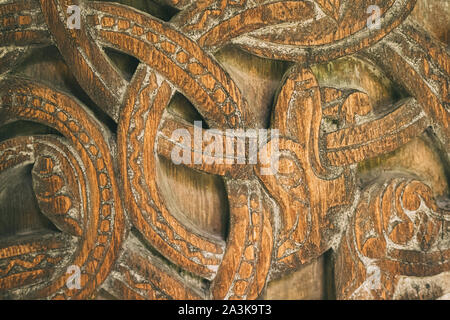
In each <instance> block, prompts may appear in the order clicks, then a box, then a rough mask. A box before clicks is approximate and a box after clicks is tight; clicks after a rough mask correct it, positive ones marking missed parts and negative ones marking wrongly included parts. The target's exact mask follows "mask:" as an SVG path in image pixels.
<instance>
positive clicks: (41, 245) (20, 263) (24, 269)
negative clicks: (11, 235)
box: [0, 137, 76, 298]
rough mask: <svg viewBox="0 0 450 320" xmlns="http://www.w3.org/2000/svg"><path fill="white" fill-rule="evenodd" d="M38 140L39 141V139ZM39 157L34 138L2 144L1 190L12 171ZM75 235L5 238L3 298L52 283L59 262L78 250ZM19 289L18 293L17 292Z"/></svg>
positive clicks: (0, 270)
mask: <svg viewBox="0 0 450 320" xmlns="http://www.w3.org/2000/svg"><path fill="white" fill-rule="evenodd" d="M38 143H39V142H38ZM37 156H38V154H37V153H36V150H35V139H34V138H33V137H18V138H14V139H10V140H6V141H3V142H1V143H0V190H1V189H3V187H4V186H5V185H7V184H8V182H9V181H10V179H13V178H14V175H13V176H11V175H10V174H9V173H11V170H14V169H16V168H21V167H24V166H29V165H32V164H33V162H34V161H35V158H36V157H37ZM73 240H74V239H73V237H71V236H69V235H66V234H59V233H55V232H49V233H45V234H42V235H37V234H35V233H34V234H31V235H23V236H19V237H17V238H15V239H9V240H2V242H1V244H0V297H2V298H7V297H15V296H17V295H20V292H21V291H20V289H22V288H23V287H25V286H32V285H35V284H36V283H40V282H41V283H42V282H44V283H47V284H48V283H49V282H50V281H51V280H52V279H54V277H55V273H56V271H57V270H58V266H59V264H60V263H61V262H62V261H63V260H67V257H68V256H69V255H70V252H73V251H74V249H75V246H74V243H76V239H75V241H73ZM15 290H18V291H19V292H18V293H15Z"/></svg>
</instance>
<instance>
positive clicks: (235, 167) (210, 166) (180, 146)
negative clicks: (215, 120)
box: [157, 117, 253, 179]
mask: <svg viewBox="0 0 450 320" xmlns="http://www.w3.org/2000/svg"><path fill="white" fill-rule="evenodd" d="M177 130H182V132H184V133H188V134H189V136H190V137H194V126H193V125H191V124H189V123H186V122H184V121H182V120H181V119H177V118H175V117H170V118H169V117H165V119H163V121H162V123H161V127H160V130H159V131H160V133H159V134H158V141H157V145H158V147H157V152H158V155H160V156H162V157H165V158H166V159H172V153H174V152H177V150H179V153H180V154H181V153H183V154H184V153H186V154H189V159H190V162H189V163H181V164H182V165H184V166H186V167H189V168H192V169H196V170H198V171H202V172H206V173H210V174H215V175H220V176H226V177H229V178H236V179H249V178H250V177H251V176H253V168H252V167H253V165H251V164H248V162H249V161H248V156H247V155H245V158H241V157H239V156H238V155H236V153H235V152H234V149H235V146H237V145H245V136H244V134H243V135H242V137H239V136H231V134H230V136H227V135H226V133H224V132H221V131H217V132H215V131H207V130H203V129H197V130H198V132H199V133H197V134H200V135H201V136H202V145H201V146H195V141H194V139H190V142H189V141H176V140H174V138H173V133H174V132H181V131H177ZM234 132H239V131H234ZM243 133H244V132H243ZM216 139H217V141H222V142H223V143H222V153H218V152H217V150H214V153H211V152H207V147H208V145H209V143H215V142H216ZM181 140H182V139H181ZM174 148H177V149H175V150H174ZM227 148H228V149H231V148H232V149H233V153H232V154H230V155H226V159H224V156H225V153H226V150H227ZM197 149H198V150H197ZM195 159H197V161H198V162H200V164H196V163H195V161H194V160H195ZM198 159H201V161H200V160H198ZM241 162H246V163H245V164H240V163H241Z"/></svg>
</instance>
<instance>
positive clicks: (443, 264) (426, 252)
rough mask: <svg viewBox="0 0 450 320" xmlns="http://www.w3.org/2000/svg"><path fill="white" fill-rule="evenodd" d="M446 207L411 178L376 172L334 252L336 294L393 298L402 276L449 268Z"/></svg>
mask: <svg viewBox="0 0 450 320" xmlns="http://www.w3.org/2000/svg"><path fill="white" fill-rule="evenodd" d="M449 213H450V212H445V211H442V210H441V209H439V208H438V207H437V206H436V203H435V202H434V199H433V196H432V193H431V190H430V188H429V187H428V186H426V185H425V184H423V183H422V182H420V181H417V180H414V179H410V178H407V177H394V178H388V179H384V178H380V179H379V180H378V181H375V182H373V183H372V184H371V185H369V186H367V187H366V188H365V189H364V190H363V193H362V197H361V200H360V201H359V204H358V206H357V208H356V212H355V215H354V216H353V217H352V219H351V220H350V224H349V227H348V229H347V231H346V233H345V235H344V237H343V239H342V241H341V245H340V248H339V250H338V252H337V260H336V269H335V270H336V271H335V274H336V280H337V283H336V287H337V295H338V298H340V299H349V298H351V299H392V298H393V296H394V294H395V295H397V296H399V295H401V293H400V292H398V288H397V284H398V281H399V279H400V278H401V277H408V276H412V277H425V276H433V275H437V274H439V273H442V272H445V271H448V270H450V233H449V232H448V225H449V224H450V214H449ZM428 298H433V297H428ZM434 298H436V297H434Z"/></svg>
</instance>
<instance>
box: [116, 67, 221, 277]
mask: <svg viewBox="0 0 450 320" xmlns="http://www.w3.org/2000/svg"><path fill="white" fill-rule="evenodd" d="M158 83H160V84H159V85H158ZM173 93H174V91H173V89H172V88H171V86H170V85H169V84H168V83H167V82H166V81H162V80H161V78H160V76H158V75H157V74H155V73H154V72H153V71H151V70H150V68H148V67H146V66H141V67H140V68H139V69H138V71H137V72H136V75H135V77H134V79H133V81H132V83H131V85H130V88H129V90H128V92H127V96H126V99H125V106H124V108H123V110H122V113H121V118H120V123H119V130H118V131H119V134H118V137H119V138H118V143H119V150H120V154H121V158H120V163H121V165H120V168H121V172H122V175H123V178H124V190H125V191H126V192H127V191H130V193H132V194H137V195H138V196H137V197H136V198H135V197H131V198H129V200H128V203H127V205H128V207H129V208H130V213H131V217H132V220H133V223H134V225H135V226H136V227H137V228H138V230H139V231H140V232H141V233H142V234H143V235H144V236H145V238H146V239H147V240H148V241H150V243H152V245H153V246H154V247H156V248H157V249H158V250H159V251H160V252H161V253H163V254H164V256H166V257H167V258H168V259H169V260H171V261H173V262H175V263H177V264H178V265H181V266H183V268H185V269H187V270H189V271H191V272H194V273H196V274H199V275H202V276H205V277H212V275H213V270H214V267H215V266H217V265H218V264H219V263H220V258H221V253H222V252H223V246H224V244H223V243H221V242H220V241H217V240H215V239H208V238H207V237H205V236H197V235H196V234H202V232H201V231H200V230H197V228H194V229H195V230H196V232H195V233H192V232H190V231H188V230H187V229H186V228H185V227H184V226H183V225H182V224H181V223H180V222H179V221H178V219H176V218H175V217H174V216H172V214H171V213H170V212H169V211H168V209H167V208H166V205H165V203H164V201H163V199H162V198H161V196H160V192H159V189H158V186H157V184H156V179H155V178H156V170H157V159H156V157H155V155H154V154H153V150H154V149H153V148H152V147H149V146H154V145H155V142H156V135H157V129H158V123H159V121H160V119H161V117H162V113H163V111H164V109H165V107H166V106H167V105H168V103H169V102H170V99H171V97H172V95H173ZM132 123H133V124H134V126H131V124H132ZM130 173H132V174H130ZM141 179H143V181H145V183H141ZM140 206H142V207H141V208H140Z"/></svg>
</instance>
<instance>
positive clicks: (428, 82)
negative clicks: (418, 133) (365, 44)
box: [367, 20, 450, 153]
mask: <svg viewBox="0 0 450 320" xmlns="http://www.w3.org/2000/svg"><path fill="white" fill-rule="evenodd" d="M367 52H368V55H369V57H370V58H371V59H374V60H375V61H376V62H377V63H378V64H379V65H381V66H383V69H384V70H386V71H387V73H388V74H389V75H390V76H391V77H392V78H393V79H394V80H395V81H396V82H398V83H399V84H401V85H403V86H404V87H405V89H406V90H408V92H409V93H410V94H411V96H413V97H415V98H416V99H417V101H418V102H419V103H420V105H421V106H422V107H423V109H424V111H425V113H426V114H427V115H428V116H429V117H430V119H431V120H432V121H433V122H434V123H433V129H434V130H435V132H436V134H437V135H438V137H439V139H440V140H441V141H442V143H443V144H444V147H445V149H446V150H447V153H448V150H450V138H449V137H450V111H449V106H450V95H449V89H448V85H449V83H450V70H449V69H450V67H449V66H450V54H449V52H448V50H447V49H446V48H445V47H444V46H443V45H442V44H440V43H438V42H437V41H436V40H434V39H431V38H429V37H428V36H426V35H425V34H424V32H423V31H422V30H421V29H420V28H419V27H418V26H416V25H415V23H414V22H412V21H410V20H408V21H406V22H405V23H404V24H403V25H402V26H401V27H400V28H399V29H398V30H395V32H393V33H392V35H389V36H388V37H387V38H386V39H384V40H383V41H381V42H380V43H378V44H377V45H375V46H373V47H372V48H370V49H368V50H367Z"/></svg>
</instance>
